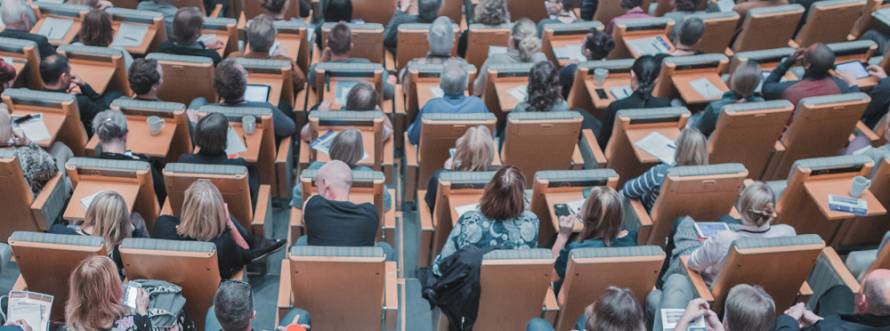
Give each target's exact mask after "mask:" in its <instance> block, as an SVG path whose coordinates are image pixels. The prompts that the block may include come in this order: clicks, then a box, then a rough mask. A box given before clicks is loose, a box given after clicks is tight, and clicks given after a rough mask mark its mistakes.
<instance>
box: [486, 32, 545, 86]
mask: <svg viewBox="0 0 890 331" xmlns="http://www.w3.org/2000/svg"><path fill="white" fill-rule="evenodd" d="M511 40H512V42H511V43H510V47H509V48H508V49H507V52H506V53H500V54H492V55H491V56H489V57H488V59H486V60H485V64H483V65H482V68H481V69H480V70H479V74H478V75H477V76H476V81H475V82H473V94H475V95H482V94H483V93H485V88H486V82H487V80H488V67H489V66H490V65H492V64H511V63H534V62H543V61H547V56H546V55H544V53H541V39H538V37H537V28H536V27H535V23H534V22H532V21H531V20H529V19H527V18H523V19H521V20H519V21H517V22H516V23H515V24H513V30H512V34H511Z"/></svg>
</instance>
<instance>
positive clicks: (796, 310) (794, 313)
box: [785, 302, 807, 321]
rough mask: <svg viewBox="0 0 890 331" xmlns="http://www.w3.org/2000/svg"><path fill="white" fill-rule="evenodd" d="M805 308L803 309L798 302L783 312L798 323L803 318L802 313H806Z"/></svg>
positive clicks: (801, 303) (801, 304)
mask: <svg viewBox="0 0 890 331" xmlns="http://www.w3.org/2000/svg"><path fill="white" fill-rule="evenodd" d="M806 310H807V309H806V307H804V305H803V302H798V303H797V304H796V305H794V306H791V308H788V309H786V310H785V315H788V316H791V318H793V319H795V320H797V321H800V320H801V318H803V313H804V311H806Z"/></svg>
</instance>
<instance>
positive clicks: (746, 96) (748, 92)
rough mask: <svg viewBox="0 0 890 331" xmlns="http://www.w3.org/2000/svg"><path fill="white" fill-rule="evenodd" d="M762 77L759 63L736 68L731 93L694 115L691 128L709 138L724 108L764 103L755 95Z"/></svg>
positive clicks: (745, 63)
mask: <svg viewBox="0 0 890 331" xmlns="http://www.w3.org/2000/svg"><path fill="white" fill-rule="evenodd" d="M760 77H762V76H761V74H760V65H758V64H757V62H754V61H745V62H744V63H742V64H740V65H738V66H736V68H735V71H733V72H732V76H731V77H730V78H729V91H727V92H726V93H723V97H721V98H720V100H715V101H711V103H709V104H708V107H707V108H705V110H704V111H702V112H699V113H697V114H695V115H693V116H692V118H691V119H690V121H689V127H693V128H696V129H698V130H699V131H701V133H702V134H703V135H705V136H706V137H708V136H710V135H711V133H712V132H714V129H716V127H717V120H718V119H720V114H722V113H723V107H724V106H728V105H732V104H738V103H746V102H758V101H763V98H761V97H760V96H758V95H756V94H755V93H756V92H755V90H756V89H757V85H759V84H760Z"/></svg>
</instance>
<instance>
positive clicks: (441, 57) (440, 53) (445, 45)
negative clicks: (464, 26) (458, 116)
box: [399, 16, 467, 84]
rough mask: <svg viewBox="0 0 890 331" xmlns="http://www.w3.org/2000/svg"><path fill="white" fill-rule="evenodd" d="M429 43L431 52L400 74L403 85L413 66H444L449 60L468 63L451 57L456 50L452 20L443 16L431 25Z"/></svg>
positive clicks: (410, 64) (428, 32)
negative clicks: (409, 69) (452, 51)
mask: <svg viewBox="0 0 890 331" xmlns="http://www.w3.org/2000/svg"><path fill="white" fill-rule="evenodd" d="M427 42H428V43H429V47H430V50H429V52H428V53H427V54H426V56H425V57H418V58H414V59H412V60H411V61H408V65H406V66H405V68H402V71H401V73H399V81H400V82H402V84H406V83H405V82H407V77H406V76H407V75H408V68H410V67H411V66H413V65H418V64H443V63H445V62H447V61H448V60H455V61H458V62H461V63H467V61H466V60H464V59H463V58H461V57H457V56H451V50H452V49H453V48H454V23H451V19H450V18H448V17H445V16H441V17H439V18H437V19H436V20H434V21H433V23H432V24H430V29H429V31H427Z"/></svg>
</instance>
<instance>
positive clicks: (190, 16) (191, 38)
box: [171, 7, 204, 45]
mask: <svg viewBox="0 0 890 331" xmlns="http://www.w3.org/2000/svg"><path fill="white" fill-rule="evenodd" d="M203 27H204V15H203V14H201V11H200V10H198V8H197V7H183V8H179V10H177V11H176V15H175V16H173V33H172V35H171V37H172V38H171V39H173V40H174V41H176V42H178V43H180V44H183V45H191V44H194V43H195V42H196V41H198V38H200V37H201V29H202V28H203Z"/></svg>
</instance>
